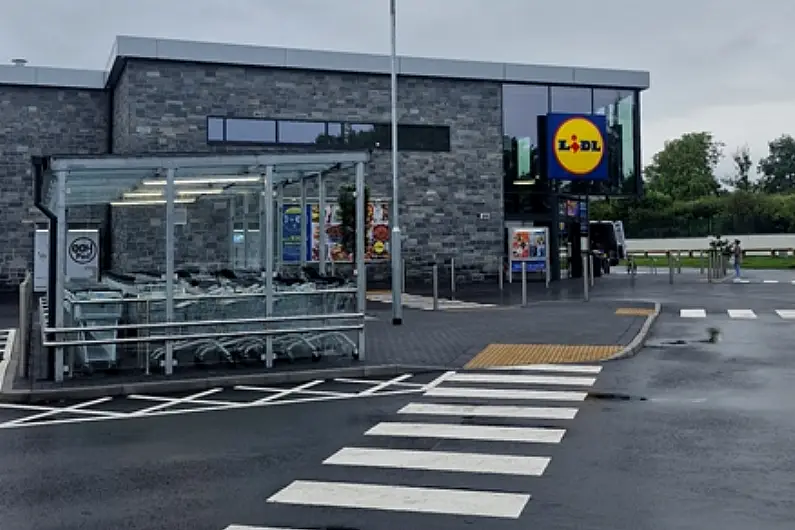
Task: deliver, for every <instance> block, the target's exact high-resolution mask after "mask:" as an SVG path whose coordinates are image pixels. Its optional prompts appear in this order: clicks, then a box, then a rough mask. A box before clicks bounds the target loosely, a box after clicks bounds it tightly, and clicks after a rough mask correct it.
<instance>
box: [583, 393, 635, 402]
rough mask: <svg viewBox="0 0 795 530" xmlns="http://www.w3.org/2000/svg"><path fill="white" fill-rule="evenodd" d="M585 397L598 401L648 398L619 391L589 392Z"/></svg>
mask: <svg viewBox="0 0 795 530" xmlns="http://www.w3.org/2000/svg"><path fill="white" fill-rule="evenodd" d="M585 399H586V400H589V399H590V400H597V401H647V398H645V397H643V396H632V395H630V394H621V393H617V392H589V393H588V396H587V397H586V398H585Z"/></svg>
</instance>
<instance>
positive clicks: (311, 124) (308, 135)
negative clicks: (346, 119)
mask: <svg viewBox="0 0 795 530" xmlns="http://www.w3.org/2000/svg"><path fill="white" fill-rule="evenodd" d="M325 134H326V124H325V123H324V122H317V121H279V143H283V144H314V143H316V142H317V141H318V140H319V139H322V138H321V137H322V136H324V135H325Z"/></svg>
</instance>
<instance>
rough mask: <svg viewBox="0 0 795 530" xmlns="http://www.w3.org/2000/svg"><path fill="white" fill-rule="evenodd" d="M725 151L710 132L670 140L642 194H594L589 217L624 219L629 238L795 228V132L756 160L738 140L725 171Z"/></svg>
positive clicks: (647, 177) (654, 161) (649, 168)
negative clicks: (600, 196) (603, 196)
mask: <svg viewBox="0 0 795 530" xmlns="http://www.w3.org/2000/svg"><path fill="white" fill-rule="evenodd" d="M724 150H725V145H724V144H723V143H722V142H720V141H718V140H716V139H715V138H714V136H713V135H712V133H709V132H693V133H687V134H684V135H682V136H681V137H679V138H676V139H674V140H669V141H667V142H666V143H665V145H664V147H663V149H662V150H661V151H660V152H658V153H657V154H655V155H654V157H653V158H652V162H651V164H649V165H648V166H646V167H645V168H644V170H643V181H644V193H643V195H642V196H641V197H640V198H633V199H621V200H619V199H609V200H601V201H594V202H593V203H592V204H591V219H620V220H622V221H623V222H624V227H625V231H626V233H627V236H628V237H630V238H648V237H696V236H710V235H723V234H776V233H787V232H795V139H793V137H792V136H791V135H789V134H784V135H782V136H779V137H778V138H776V139H774V140H771V141H770V142H768V154H767V156H765V157H763V158H761V159H760V160H758V161H757V163H756V164H754V160H753V159H752V158H751V153H750V150H749V148H748V146H742V147H739V148H738V149H736V150H735V151H734V152H733V153H732V154H731V160H732V171H731V172H730V173H729V174H728V175H722V176H721V175H718V166H719V164H720V162H721V160H722V159H723V158H724V156H725V154H724Z"/></svg>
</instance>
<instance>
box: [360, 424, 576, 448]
mask: <svg viewBox="0 0 795 530" xmlns="http://www.w3.org/2000/svg"><path fill="white" fill-rule="evenodd" d="M565 433H566V429H544V428H537V427H502V426H496V425H495V426H492V425H456V424H451V423H400V422H388V421H387V422H382V423H379V424H378V425H376V426H375V427H373V428H371V429H370V430H368V431H367V432H365V433H364V434H365V436H400V437H406V438H440V439H447V440H486V441H492V442H525V443H549V444H556V443H560V441H561V440H562V439H563V435H564V434H565Z"/></svg>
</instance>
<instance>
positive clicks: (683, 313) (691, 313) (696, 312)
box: [679, 309, 707, 318]
mask: <svg viewBox="0 0 795 530" xmlns="http://www.w3.org/2000/svg"><path fill="white" fill-rule="evenodd" d="M679 316H680V317H682V318H706V316H707V312H706V311H705V310H704V309H680V310H679Z"/></svg>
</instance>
